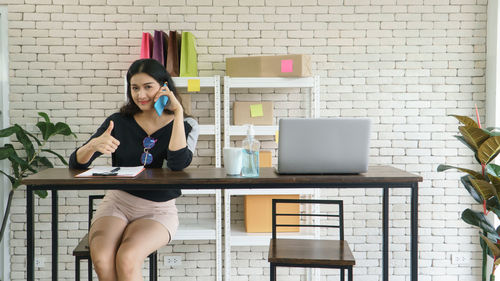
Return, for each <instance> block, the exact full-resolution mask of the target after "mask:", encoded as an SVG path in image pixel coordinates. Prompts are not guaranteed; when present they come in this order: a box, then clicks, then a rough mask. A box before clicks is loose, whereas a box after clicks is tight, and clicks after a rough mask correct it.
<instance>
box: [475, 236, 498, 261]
mask: <svg viewBox="0 0 500 281" xmlns="http://www.w3.org/2000/svg"><path fill="white" fill-rule="evenodd" d="M479 236H481V238H482V239H483V240H484V242H486V245H488V248H489V249H490V250H491V252H492V254H493V255H494V256H495V257H500V248H499V246H500V245H498V244H496V243H494V242H492V241H491V240H490V239H488V238H487V237H486V236H484V235H482V234H479Z"/></svg>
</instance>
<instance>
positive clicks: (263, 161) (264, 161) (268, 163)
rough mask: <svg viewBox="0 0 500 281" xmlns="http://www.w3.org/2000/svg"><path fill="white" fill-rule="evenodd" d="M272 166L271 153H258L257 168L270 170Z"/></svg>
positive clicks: (263, 151) (262, 151)
mask: <svg viewBox="0 0 500 281" xmlns="http://www.w3.org/2000/svg"><path fill="white" fill-rule="evenodd" d="M272 166H273V157H272V154H271V151H265V150H261V151H259V167H260V168H270V167H272Z"/></svg>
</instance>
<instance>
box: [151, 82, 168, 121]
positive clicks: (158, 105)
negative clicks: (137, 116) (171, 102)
mask: <svg viewBox="0 0 500 281" xmlns="http://www.w3.org/2000/svg"><path fill="white" fill-rule="evenodd" d="M166 86H167V83H165V84H163V87H166ZM167 103H168V97H167V96H161V97H160V98H159V99H158V100H157V101H156V102H155V104H154V107H155V110H156V113H158V116H161V114H162V113H163V109H165V106H167Z"/></svg>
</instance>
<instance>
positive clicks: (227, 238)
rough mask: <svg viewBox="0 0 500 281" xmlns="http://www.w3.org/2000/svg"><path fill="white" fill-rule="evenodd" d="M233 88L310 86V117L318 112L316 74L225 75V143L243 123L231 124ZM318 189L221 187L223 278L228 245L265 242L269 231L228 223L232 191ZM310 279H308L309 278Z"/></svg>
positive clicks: (267, 132) (240, 132) (269, 130)
mask: <svg viewBox="0 0 500 281" xmlns="http://www.w3.org/2000/svg"><path fill="white" fill-rule="evenodd" d="M232 88H248V89H249V88H310V89H311V91H310V94H309V96H308V97H307V98H308V101H309V104H310V107H309V108H308V110H307V116H306V117H309V118H318V117H319V116H320V109H319V107H320V79H319V76H314V77H300V78H282V77H255V78H254V77H251V78H247V77H244V78H242V77H238V78H234V77H229V76H225V77H224V146H229V143H230V138H231V136H244V135H246V129H245V127H244V126H235V125H231V124H230V120H231V112H230V108H231V106H230V90H231V89H232ZM254 129H255V134H256V135H260V136H272V135H275V134H276V132H277V131H278V126H277V125H275V126H254ZM318 193H319V190H318V189H306V190H304V189H272V190H271V189H266V190H259V189H241V190H236V189H234V190H228V189H226V190H224V280H225V281H230V280H231V246H267V245H269V240H270V239H271V233H247V232H246V231H245V230H244V226H243V225H231V196H233V195H270V194H280V195H282V194H305V195H310V196H312V197H317V196H318ZM317 235H318V233H304V232H303V231H301V232H298V233H290V234H286V235H281V236H280V237H294V238H299V237H300V238H311V237H313V236H317ZM309 280H310V279H309Z"/></svg>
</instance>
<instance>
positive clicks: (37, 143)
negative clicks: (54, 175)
mask: <svg viewBox="0 0 500 281" xmlns="http://www.w3.org/2000/svg"><path fill="white" fill-rule="evenodd" d="M38 115H40V116H41V117H42V118H43V119H44V121H40V122H38V123H37V124H36V127H37V128H38V129H39V130H40V134H41V136H42V139H41V140H40V139H38V138H37V137H36V136H35V135H34V134H32V133H30V132H28V131H26V130H25V129H23V128H22V127H21V126H19V125H18V124H14V125H13V126H11V127H8V128H5V129H2V130H0V137H2V138H6V137H10V136H12V135H15V136H16V139H17V141H18V142H19V143H20V144H21V145H22V148H21V149H18V150H16V149H15V148H14V146H13V145H12V144H10V143H7V144H5V145H4V146H3V147H0V160H4V159H8V160H9V161H10V164H11V172H12V174H10V173H9V171H2V170H0V173H2V174H3V175H5V176H6V177H7V178H8V179H9V181H10V183H11V189H10V192H9V197H8V199H7V207H6V208H5V212H4V214H3V219H2V228H1V230H0V241H2V238H3V235H4V232H5V227H6V225H7V218H8V216H9V213H10V206H11V203H12V198H13V195H14V191H15V190H16V189H17V188H18V187H19V186H20V185H21V181H22V179H23V178H25V177H27V176H29V175H31V174H34V173H37V172H38V171H39V169H41V168H47V167H49V168H52V167H54V165H53V164H52V162H51V161H50V160H49V159H48V158H47V157H46V156H44V155H46V154H52V155H55V156H57V158H59V160H61V162H63V163H64V164H65V165H68V163H67V162H66V160H65V159H64V157H62V156H61V155H59V154H58V153H56V152H54V151H52V150H50V149H47V148H44V147H45V145H46V144H47V142H48V141H49V139H50V138H51V137H53V136H56V135H63V136H69V135H72V136H74V137H75V138H76V135H75V134H74V133H73V132H72V131H71V129H70V128H69V126H68V125H67V124H66V123H63V122H57V123H56V124H53V123H52V122H50V119H49V116H48V115H47V114H46V113H44V112H38ZM18 152H21V154H18ZM35 193H36V194H37V195H38V196H40V197H41V198H45V197H47V191H45V190H37V191H35Z"/></svg>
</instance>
